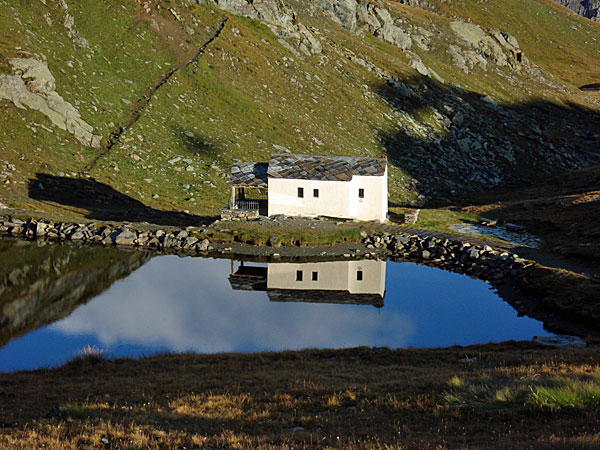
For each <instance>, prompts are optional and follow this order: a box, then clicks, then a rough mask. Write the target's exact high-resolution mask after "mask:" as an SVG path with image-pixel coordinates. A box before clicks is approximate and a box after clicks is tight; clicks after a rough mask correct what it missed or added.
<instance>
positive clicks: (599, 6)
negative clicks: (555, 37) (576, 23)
mask: <svg viewBox="0 0 600 450" xmlns="http://www.w3.org/2000/svg"><path fill="white" fill-rule="evenodd" d="M556 1H557V2H558V3H560V4H561V5H564V6H566V7H567V8H569V9H571V10H573V11H574V12H576V13H577V14H579V15H580V16H583V17H587V18H588V19H591V20H593V21H595V22H600V0H556Z"/></svg>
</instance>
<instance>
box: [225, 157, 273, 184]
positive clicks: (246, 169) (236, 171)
mask: <svg viewBox="0 0 600 450" xmlns="http://www.w3.org/2000/svg"><path fill="white" fill-rule="evenodd" d="M268 168H269V163H255V162H243V161H234V162H233V165H232V167H231V175H230V176H229V184H230V185H231V186H239V187H255V188H266V187H267V169H268Z"/></svg>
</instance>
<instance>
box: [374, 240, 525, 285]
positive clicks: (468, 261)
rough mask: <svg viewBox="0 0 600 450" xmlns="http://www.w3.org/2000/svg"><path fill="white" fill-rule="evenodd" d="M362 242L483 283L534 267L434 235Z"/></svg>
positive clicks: (485, 248) (507, 255) (511, 256)
mask: <svg viewBox="0 0 600 450" xmlns="http://www.w3.org/2000/svg"><path fill="white" fill-rule="evenodd" d="M363 243H364V244H366V246H367V249H372V251H374V252H377V254H378V256H383V255H385V256H386V257H388V258H402V259H416V260H420V261H425V262H427V264H428V265H431V266H436V267H440V268H442V269H445V270H451V271H454V272H460V273H464V274H467V275H471V276H474V277H477V278H479V279H482V280H485V281H499V280H502V279H504V278H507V277H512V278H514V277H516V276H518V275H519V273H520V272H521V270H523V269H524V268H526V267H528V266H531V265H532V264H533V263H532V262H531V261H528V260H525V259H523V258H519V257H518V256H517V255H516V254H514V253H508V252H506V251H498V250H494V249H493V248H492V247H490V246H489V245H485V246H478V245H471V244H470V243H468V242H461V241H457V240H451V239H439V238H436V237H433V236H429V237H425V238H423V237H420V236H405V235H390V234H386V233H384V234H378V235H373V236H367V237H365V239H364V240H363Z"/></svg>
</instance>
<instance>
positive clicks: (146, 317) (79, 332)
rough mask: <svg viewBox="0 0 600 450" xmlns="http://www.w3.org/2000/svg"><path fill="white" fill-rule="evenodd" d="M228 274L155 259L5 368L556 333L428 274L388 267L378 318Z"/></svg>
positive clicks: (40, 335)
mask: <svg viewBox="0 0 600 450" xmlns="http://www.w3.org/2000/svg"><path fill="white" fill-rule="evenodd" d="M229 273H230V262H229V261H228V260H209V259H202V258H178V257H176V256H162V257H157V258H154V259H152V260H151V261H150V262H148V263H147V264H146V265H144V266H143V267H142V268H140V269H139V270H137V271H136V272H134V273H133V274H131V275H130V276H129V277H127V278H126V279H124V280H121V281H118V282H116V283H115V284H114V285H113V286H111V287H110V289H109V290H107V291H106V292H104V293H103V294H101V295H100V296H98V297H97V298H95V299H93V300H92V301H90V302H89V303H88V304H86V305H83V306H81V307H79V308H77V309H76V310H75V311H74V312H73V313H72V314H71V315H70V316H69V317H67V318H66V319H63V320H61V321H59V322H57V323H55V324H53V325H51V326H49V327H46V328H42V329H40V330H36V331H33V332H31V333H29V334H28V335H26V336H24V337H22V338H20V339H15V340H13V341H11V342H10V343H9V344H8V345H6V346H5V347H4V348H2V349H1V350H0V370H13V369H19V368H34V367H40V366H44V365H54V364H58V363H61V362H64V361H65V360H67V359H69V358H71V357H72V356H73V354H75V353H76V352H77V350H78V349H80V348H82V347H84V346H86V345H88V344H89V345H96V346H99V347H101V348H104V349H107V350H108V352H109V354H110V355H111V356H138V355H140V354H151V353H155V352H158V351H173V352H182V351H193V352H200V353H214V352H229V351H234V352H254V351H262V350H282V349H302V348H343V347H354V346H359V345H366V346H387V347H390V348H398V347H442V346H450V345H454V344H459V345H469V344H475V343H486V342H491V341H497V342H500V341H504V340H509V339H515V340H520V339H527V340H528V339H531V338H532V337H533V336H535V335H549V333H548V332H546V331H545V330H544V329H543V326H542V324H541V322H538V321H536V320H532V319H529V318H525V317H521V318H519V317H517V314H516V311H515V310H514V309H513V308H512V307H510V306H509V305H508V304H507V303H505V302H503V301H502V300H501V299H500V298H499V297H498V296H497V295H496V294H495V293H494V292H493V291H492V290H490V288H489V286H488V285H487V284H486V283H483V282H481V281H478V280H473V279H471V278H469V277H466V276H463V275H458V274H453V273H449V272H444V271H442V270H439V269H434V268H430V267H426V266H418V265H415V264H410V263H392V262H388V263H387V278H386V296H385V306H384V307H383V308H381V309H380V310H379V309H376V308H374V307H373V306H364V305H335V304H314V303H277V302H270V301H269V299H268V297H267V295H266V293H265V292H252V291H235V290H232V289H231V286H230V285H229V282H228V279H227V277H228V275H229ZM49 342H51V343H52V345H48V343H49ZM24 354H26V355H27V356H26V357H25V356H24Z"/></svg>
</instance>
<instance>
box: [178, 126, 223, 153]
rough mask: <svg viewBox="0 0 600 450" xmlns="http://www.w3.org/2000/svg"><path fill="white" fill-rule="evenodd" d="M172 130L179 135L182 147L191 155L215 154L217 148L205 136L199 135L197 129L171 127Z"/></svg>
mask: <svg viewBox="0 0 600 450" xmlns="http://www.w3.org/2000/svg"><path fill="white" fill-rule="evenodd" d="M172 129H173V132H174V133H175V134H176V135H177V136H179V138H180V139H181V142H182V144H183V147H184V148H185V149H186V150H187V151H188V152H189V153H191V154H193V155H206V156H215V155H216V154H217V153H218V150H219V149H218V148H217V146H216V145H215V143H214V142H211V141H210V140H209V139H208V138H207V137H205V136H199V135H198V132H197V131H192V130H188V129H184V128H182V127H173V128H172Z"/></svg>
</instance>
